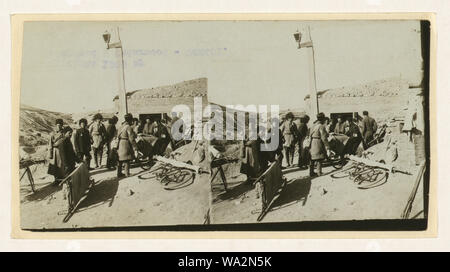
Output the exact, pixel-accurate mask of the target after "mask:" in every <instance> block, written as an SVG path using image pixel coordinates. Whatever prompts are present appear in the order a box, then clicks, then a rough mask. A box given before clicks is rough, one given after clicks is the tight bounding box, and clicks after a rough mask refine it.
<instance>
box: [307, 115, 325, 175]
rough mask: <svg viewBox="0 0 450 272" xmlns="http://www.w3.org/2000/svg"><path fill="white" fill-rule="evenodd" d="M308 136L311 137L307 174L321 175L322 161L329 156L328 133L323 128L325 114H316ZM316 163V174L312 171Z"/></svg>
mask: <svg viewBox="0 0 450 272" xmlns="http://www.w3.org/2000/svg"><path fill="white" fill-rule="evenodd" d="M309 136H310V137H311V147H310V150H309V152H310V154H311V162H310V164H309V176H310V177H315V176H320V175H322V161H323V160H324V159H325V158H327V157H328V156H330V145H329V143H328V139H327V138H328V133H327V130H326V128H325V114H323V112H321V113H319V114H317V121H315V122H314V125H313V127H312V128H311V131H310V134H309ZM315 164H317V174H316V173H315V172H314V166H315Z"/></svg>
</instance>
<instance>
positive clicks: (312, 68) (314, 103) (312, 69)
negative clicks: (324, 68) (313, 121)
mask: <svg viewBox="0 0 450 272" xmlns="http://www.w3.org/2000/svg"><path fill="white" fill-rule="evenodd" d="M308 37H309V41H310V42H311V45H310V46H308V47H307V48H306V50H308V63H309V80H308V88H309V91H310V95H309V97H310V101H311V104H310V105H311V114H312V116H317V114H318V113H319V99H318V97H317V88H316V61H315V58H314V57H315V56H314V44H313V42H312V39H311V29H310V27H309V26H308Z"/></svg>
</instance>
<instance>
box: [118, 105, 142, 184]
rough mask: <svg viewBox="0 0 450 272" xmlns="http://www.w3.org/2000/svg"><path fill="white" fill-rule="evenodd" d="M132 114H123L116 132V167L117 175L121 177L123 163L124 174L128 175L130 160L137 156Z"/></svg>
mask: <svg viewBox="0 0 450 272" xmlns="http://www.w3.org/2000/svg"><path fill="white" fill-rule="evenodd" d="M132 124H133V115H131V114H125V121H124V122H123V123H122V127H121V128H120V129H119V132H118V133H117V137H118V138H119V149H118V150H117V153H118V156H119V164H118V167H117V177H118V178H120V177H123V176H124V175H123V174H122V166H123V165H124V164H125V175H126V176H127V177H128V176H129V175H130V161H131V160H133V159H134V158H135V157H137V155H136V153H137V145H136V140H135V138H136V135H135V133H134V131H133V127H132Z"/></svg>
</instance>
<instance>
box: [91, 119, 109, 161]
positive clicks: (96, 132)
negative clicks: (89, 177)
mask: <svg viewBox="0 0 450 272" xmlns="http://www.w3.org/2000/svg"><path fill="white" fill-rule="evenodd" d="M102 120H103V116H102V115H101V114H99V113H97V114H95V115H94V118H93V121H94V122H93V123H92V125H91V126H90V127H89V132H90V134H91V138H92V151H93V153H94V154H93V155H94V162H95V167H96V168H98V167H100V166H101V165H102V157H103V147H104V144H105V138H106V128H105V126H104V125H103V124H102Z"/></svg>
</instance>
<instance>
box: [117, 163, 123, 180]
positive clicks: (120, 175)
mask: <svg viewBox="0 0 450 272" xmlns="http://www.w3.org/2000/svg"><path fill="white" fill-rule="evenodd" d="M123 176H124V174H123V173H122V162H119V164H118V166H117V177H118V178H121V177H123Z"/></svg>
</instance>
